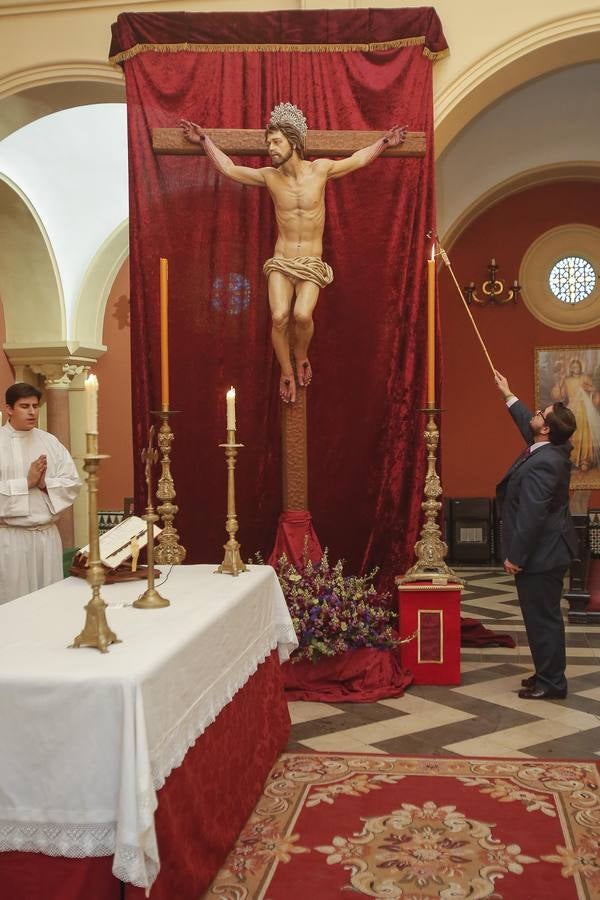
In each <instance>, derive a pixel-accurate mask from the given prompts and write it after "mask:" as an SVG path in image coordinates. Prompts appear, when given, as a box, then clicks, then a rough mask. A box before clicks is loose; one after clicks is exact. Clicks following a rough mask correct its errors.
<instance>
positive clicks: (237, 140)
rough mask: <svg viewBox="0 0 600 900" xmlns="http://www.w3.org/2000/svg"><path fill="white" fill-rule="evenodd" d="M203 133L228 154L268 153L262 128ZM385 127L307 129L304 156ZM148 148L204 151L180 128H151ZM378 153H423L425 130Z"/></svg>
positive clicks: (357, 143)
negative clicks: (332, 129)
mask: <svg viewBox="0 0 600 900" xmlns="http://www.w3.org/2000/svg"><path fill="white" fill-rule="evenodd" d="M206 134H207V135H208V136H209V137H210V138H212V140H213V141H214V142H215V144H216V145H217V147H218V148H219V149H220V150H222V151H223V153H227V155H228V156H268V153H267V145H266V143H265V132H264V130H260V129H249V128H248V129H246V128H207V129H206ZM384 134H385V131H309V132H308V135H307V138H306V155H307V156H312V157H315V156H333V157H341V156H350V155H351V154H352V153H354V152H355V150H361V149H362V148H363V147H368V146H369V144H374V143H375V141H378V140H379V138H382V137H383V136H384ZM152 149H153V150H154V152H155V153H157V154H160V155H163V154H170V155H173V156H194V155H204V147H203V146H202V145H201V144H191V143H190V142H189V141H187V140H186V139H185V137H184V136H183V132H182V131H181V129H180V128H153V129H152ZM381 156H425V132H423V131H409V132H408V134H407V135H406V140H405V141H404V143H403V144H401V145H400V147H392V148H391V149H390V150H385V151H384V152H383V153H382V154H381Z"/></svg>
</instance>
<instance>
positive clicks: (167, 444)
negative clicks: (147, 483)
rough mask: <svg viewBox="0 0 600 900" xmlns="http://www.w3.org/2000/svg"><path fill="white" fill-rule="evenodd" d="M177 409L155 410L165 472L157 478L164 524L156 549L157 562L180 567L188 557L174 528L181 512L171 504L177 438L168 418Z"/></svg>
mask: <svg viewBox="0 0 600 900" xmlns="http://www.w3.org/2000/svg"><path fill="white" fill-rule="evenodd" d="M176 412H177V410H173V409H163V410H160V411H158V410H155V411H153V413H152V414H153V415H155V416H158V418H159V419H160V420H161V421H160V429H159V432H158V446H159V449H160V452H161V459H160V463H161V466H162V472H161V475H160V477H159V479H158V487H157V490H156V499H157V500H161V501H162V503H161V505H160V506H158V507H157V509H156V511H157V513H158V514H159V516H160V518H161V519H162V521H163V529H162V531H161V533H160V534H159V536H158V546H157V547H156V551H155V556H156V562H157V563H158V564H159V565H163V566H172V565H177V566H178V565H181V563H182V562H183V561H184V559H185V557H186V552H187V551H186V549H185V547H182V546H181V544H180V543H179V534H178V532H177V530H176V528H175V527H174V525H173V519H174V518H175V516H176V515H177V513H178V512H179V507H178V506H176V505H175V504H174V503H173V502H172V501H173V500H174V499H175V496H176V493H175V483H174V481H173V476H172V475H171V444H172V443H173V441H174V440H175V435H174V434H173V431H172V430H171V426H170V425H169V416H172V415H175V413H176Z"/></svg>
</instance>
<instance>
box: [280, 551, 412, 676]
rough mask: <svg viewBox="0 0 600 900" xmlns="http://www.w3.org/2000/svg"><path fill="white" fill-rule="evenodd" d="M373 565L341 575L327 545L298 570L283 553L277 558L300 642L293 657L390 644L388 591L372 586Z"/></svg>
mask: <svg viewBox="0 0 600 900" xmlns="http://www.w3.org/2000/svg"><path fill="white" fill-rule="evenodd" d="M376 574H377V569H375V570H373V571H372V572H370V573H369V574H368V575H364V576H362V577H358V576H355V575H350V576H348V575H344V571H343V563H342V561H341V560H339V561H338V562H337V563H336V564H335V565H334V566H331V565H330V563H329V558H328V555H327V550H326V551H325V553H324V554H323V557H322V559H321V560H320V561H319V562H318V563H311V562H310V561H308V562H307V563H306V565H305V566H304V567H303V568H302V569H301V570H298V569H297V568H295V567H294V566H293V565H292V564H291V563H290V562H288V560H287V558H286V557H285V556H283V557H282V558H281V559H280V560H279V571H278V575H279V582H280V584H281V588H282V590H283V593H284V596H285V599H286V602H287V605H288V609H289V611H290V615H291V617H292V622H293V623H294V628H295V629H296V634H297V636H298V642H299V647H298V649H297V650H296V652H295V653H294V655H293V657H292V659H293V660H294V661H297V660H300V659H309V660H312V661H314V660H316V659H318V658H319V657H320V656H336V655H337V654H339V653H344V652H345V651H346V650H350V649H351V648H355V647H379V648H384V647H388V648H389V647H394V646H396V644H397V643H398V642H397V640H395V638H394V632H393V624H392V623H393V622H394V620H395V619H396V618H397V613H396V612H395V611H394V609H392V608H391V604H390V594H389V592H380V591H377V590H376V588H375V587H374V585H373V579H374V578H375V575H376Z"/></svg>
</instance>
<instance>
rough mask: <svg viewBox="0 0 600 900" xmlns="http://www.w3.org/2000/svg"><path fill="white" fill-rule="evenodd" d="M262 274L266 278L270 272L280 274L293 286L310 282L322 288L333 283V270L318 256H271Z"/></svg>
mask: <svg viewBox="0 0 600 900" xmlns="http://www.w3.org/2000/svg"><path fill="white" fill-rule="evenodd" d="M263 272H264V273H265V275H266V276H267V278H268V277H269V275H270V274H271V272H281V274H282V275H285V277H286V278H287V279H288V280H289V281H291V282H292V284H293V285H294V286H295V285H296V284H298V282H299V281H312V282H314V284H318V285H319V287H322V288H324V287H327V285H328V284H331V282H332V281H333V269H332V268H331V266H329V265H327V263H326V262H323V260H322V259H321V258H320V257H319V256H297V257H295V259H286V258H285V257H284V256H272V257H271V259H268V260H267V261H266V263H265V264H264V266H263Z"/></svg>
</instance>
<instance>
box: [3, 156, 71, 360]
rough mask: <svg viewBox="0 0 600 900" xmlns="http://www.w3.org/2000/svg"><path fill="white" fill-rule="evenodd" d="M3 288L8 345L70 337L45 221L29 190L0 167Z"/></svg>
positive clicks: (56, 267)
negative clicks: (43, 221)
mask: <svg viewBox="0 0 600 900" xmlns="http://www.w3.org/2000/svg"><path fill="white" fill-rule="evenodd" d="M0 231H1V233H2V241H0V272H1V273H2V274H1V282H0V291H1V296H2V306H3V309H4V322H5V327H6V345H7V346H11V347H12V346H31V342H32V334H36V335H39V336H40V339H41V340H43V341H44V343H48V342H50V343H60V342H63V341H64V340H65V338H66V316H65V303H64V296H63V290H62V284H61V280H60V275H59V271H58V266H57V263H56V258H55V255H54V251H53V249H52V246H51V244H50V241H49V239H48V235H47V234H46V230H45V228H44V225H43V223H42V221H41V219H40V217H39V215H38V214H37V212H36V210H35V208H34V206H33V204H32V203H31V201H30V199H29V198H28V197H27V195H26V194H25V193H24V192H23V191H22V190H21V189H20V188H19V186H18V185H17V184H15V183H14V182H13V181H12V180H11V179H10V178H8V176H6V175H4V174H2V173H1V172H0Z"/></svg>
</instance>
